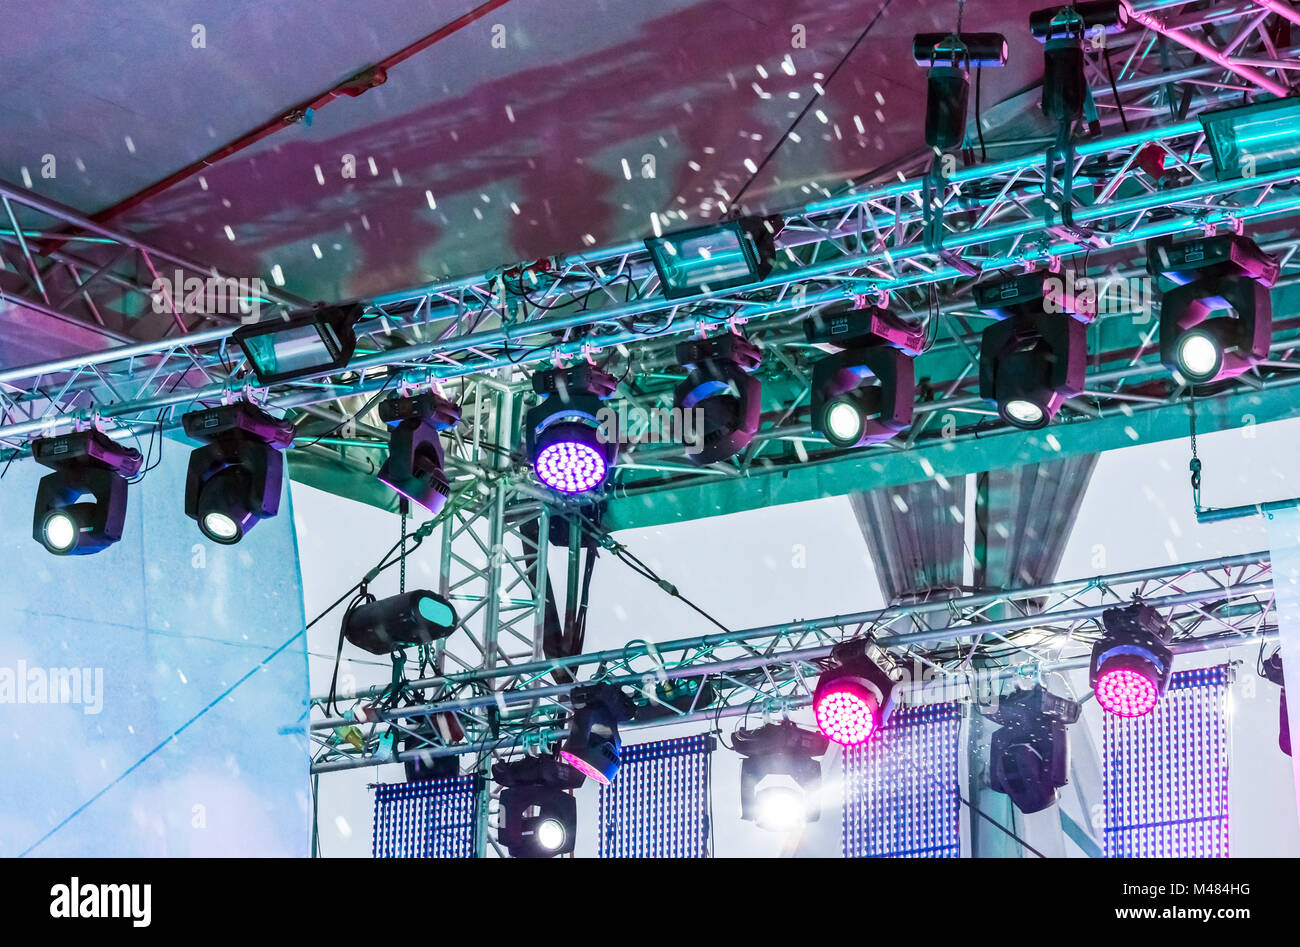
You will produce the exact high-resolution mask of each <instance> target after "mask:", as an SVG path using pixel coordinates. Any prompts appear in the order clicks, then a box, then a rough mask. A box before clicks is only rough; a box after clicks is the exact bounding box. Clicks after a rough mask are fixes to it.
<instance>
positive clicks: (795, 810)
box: [754, 786, 808, 832]
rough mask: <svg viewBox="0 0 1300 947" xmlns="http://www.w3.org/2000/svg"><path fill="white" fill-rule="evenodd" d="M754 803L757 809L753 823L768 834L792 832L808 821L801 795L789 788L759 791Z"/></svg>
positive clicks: (770, 788) (775, 787) (777, 787)
mask: <svg viewBox="0 0 1300 947" xmlns="http://www.w3.org/2000/svg"><path fill="white" fill-rule="evenodd" d="M754 802H755V804H756V805H757V807H758V815H757V817H756V818H755V820H754V821H755V822H756V823H757V824H758V826H759V827H760V828H763V829H767V830H768V831H769V832H792V831H794V830H795V829H800V828H803V826H804V824H805V823H806V822H807V821H808V818H807V816H808V812H807V807H806V804H805V802H804V795H803V793H802V792H801V791H799V790H797V789H792V788H790V787H789V786H769V787H768V788H766V789H760V790H759V791H758V795H757V796H756V797H755V800H754Z"/></svg>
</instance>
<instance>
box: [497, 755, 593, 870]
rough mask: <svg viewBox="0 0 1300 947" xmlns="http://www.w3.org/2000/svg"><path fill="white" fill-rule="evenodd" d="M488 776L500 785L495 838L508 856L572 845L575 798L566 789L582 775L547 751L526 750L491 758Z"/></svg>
mask: <svg viewBox="0 0 1300 947" xmlns="http://www.w3.org/2000/svg"><path fill="white" fill-rule="evenodd" d="M492 778H493V780H495V781H496V782H497V783H498V784H499V785H500V786H502V787H503V788H502V790H501V796H500V803H501V824H500V828H499V829H498V830H497V841H498V842H500V843H501V845H503V846H504V847H505V849H506V851H507V852H509V853H510V857H511V858H554V857H555V856H557V855H567V854H568V853H569V852H572V851H573V848H574V845H575V844H576V841H577V835H578V803H577V800H576V799H574V797H573V795H572V793H571V792H570V791H569V790H573V789H577V788H578V787H579V786H581V785H582V781H583V775H582V773H580V772H578V771H577V770H576V769H574V768H573V767H572V766H569V765H567V764H566V763H562V762H560V761H558V760H554V759H551V758H549V757H537V756H526V757H524V758H523V759H521V760H515V761H513V762H509V763H495V764H493V766H492Z"/></svg>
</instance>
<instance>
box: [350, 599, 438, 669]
mask: <svg viewBox="0 0 1300 947" xmlns="http://www.w3.org/2000/svg"><path fill="white" fill-rule="evenodd" d="M459 621H460V619H459V617H458V616H457V615H456V609H455V607H454V606H453V605H452V604H451V602H450V601H448V600H447V599H445V598H443V597H442V596H441V595H438V594H437V593H436V592H430V591H428V590H427V589H415V590H414V591H410V592H400V593H398V594H397V595H392V596H389V597H388V598H384V599H378V600H375V599H374V598H373V597H371V599H370V601H367V602H363V603H362V604H359V605H356V606H355V607H352V608H349V609H348V611H347V612H346V613H345V614H344V616H343V636H344V637H345V638H347V640H348V641H350V642H351V643H352V644H354V645H355V646H356V647H358V648H360V649H361V650H363V651H369V652H370V653H371V654H390V653H391V652H392V651H394V650H395V649H400V648H413V647H417V646H419V645H427V644H433V643H434V642H435V641H441V640H442V639H443V638H446V637H447V636H448V635H450V634H451V633H452V632H453V631H455V630H456V625H457V624H458V623H459Z"/></svg>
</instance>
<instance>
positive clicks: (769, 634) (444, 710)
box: [311, 552, 1276, 773]
mask: <svg viewBox="0 0 1300 947" xmlns="http://www.w3.org/2000/svg"><path fill="white" fill-rule="evenodd" d="M1134 596H1137V597H1139V598H1141V599H1142V600H1143V601H1145V602H1147V603H1148V604H1150V605H1152V606H1154V607H1157V608H1159V609H1160V610H1161V612H1162V613H1163V614H1164V615H1165V617H1166V618H1167V619H1168V620H1169V621H1170V622H1171V624H1172V625H1173V626H1174V628H1175V636H1174V639H1173V649H1174V651H1175V652H1177V653H1187V652H1194V651H1203V650H1209V649H1217V648H1231V647H1234V646H1237V645H1241V644H1245V643H1249V642H1252V641H1255V642H1258V641H1261V640H1263V639H1265V638H1272V637H1274V636H1275V635H1276V629H1275V628H1274V626H1273V624H1272V615H1273V587H1272V577H1271V571H1270V563H1269V558H1268V554H1267V553H1264V552H1257V553H1249V554H1244V555H1239V556H1232V557H1227V558H1221V559H1210V560H1203V561H1199V562H1190V563H1181V564H1176V565H1171V566H1162V567H1156V568H1151V569H1141V570H1135V571H1130V572H1124V573H1118V574H1114V575H1108V576H1100V577H1096V578H1091V579H1079V580H1073V581H1065V582H1055V583H1051V584H1048V585H1042V586H1036V587H1033V588H1025V589H1017V590H1010V591H1005V592H989V593H982V594H977V595H967V596H964V597H959V598H953V599H936V600H932V601H928V602H919V603H912V604H906V605H895V606H891V607H887V608H883V609H874V610H869V611H864V612H858V613H854V614H850V615H835V616H828V617H825V618H819V619H812V620H806V621H796V622H790V623H782V624H775V625H767V626H763V627H760V628H750V629H745V630H743V631H735V632H727V633H719V634H713V635H704V636H698V637H692V638H685V639H680V640H675V641H667V642H660V643H658V644H650V643H646V642H632V643H629V644H628V645H627V646H626V647H625V648H621V649H616V650H610V651H603V652H595V653H591V654H582V655H575V656H573V657H568V658H559V659H554V660H545V659H544V660H538V661H530V662H524V663H518V664H510V665H498V666H496V667H482V668H476V669H473V670H469V671H465V672H459V673H450V674H444V675H441V676H438V677H432V678H426V679H423V680H415V681H410V682H409V683H408V684H407V685H406V687H405V688H404V690H405V691H407V692H419V693H420V694H426V693H428V692H432V693H433V694H436V695H438V696H437V697H436V698H435V699H432V700H424V701H417V702H414V703H411V704H408V705H405V706H400V707H390V708H388V709H383V710H373V709H371V710H368V711H358V712H356V713H354V714H351V715H350V716H351V717H352V718H353V719H352V720H349V719H347V718H344V717H334V716H327V714H326V711H325V708H324V698H314V699H313V720H312V722H311V737H312V744H313V755H314V762H313V765H312V771H313V772H316V773H329V772H336V771H340V770H347V769H355V768H358V767H365V766H377V765H383V764H387V763H395V762H403V761H406V760H411V759H417V758H422V757H423V758H426V759H427V758H430V757H441V756H458V755H465V754H471V753H475V754H480V755H486V754H489V753H498V754H502V753H511V752H516V753H517V752H524V751H528V750H529V749H536V748H539V747H542V746H544V745H547V744H549V743H551V742H553V741H555V740H558V739H562V738H563V737H564V736H565V734H566V730H565V716H566V714H567V713H568V707H567V699H568V695H569V693H570V691H571V690H572V689H573V687H574V686H575V685H576V683H578V682H575V681H574V680H572V679H571V677H570V675H572V676H576V675H577V674H578V672H579V671H580V670H581V671H585V672H587V677H586V678H585V680H597V679H598V680H602V681H608V682H611V683H615V684H619V685H623V686H626V687H630V688H633V689H635V690H637V691H638V692H639V693H640V694H641V697H642V701H643V703H644V705H645V706H653V707H658V708H660V709H661V710H662V711H663V713H662V715H660V716H657V717H653V718H652V719H645V718H643V719H638V720H636V721H634V722H632V723H630V724H628V725H627V729H640V728H650V727H660V726H672V725H678V724H684V723H693V722H694V723H708V722H716V721H717V720H718V719H720V718H722V717H732V716H741V715H748V714H751V713H752V714H755V715H757V716H763V715H767V714H780V713H783V712H786V711H789V710H792V709H796V708H798V707H802V706H805V705H806V704H808V703H809V702H810V701H811V693H812V683H813V681H814V680H815V677H816V675H817V674H818V673H820V670H821V667H822V664H823V663H824V662H825V660H826V659H827V658H828V657H829V655H830V651H831V648H832V646H833V645H835V644H837V643H838V642H841V641H845V640H848V639H852V638H858V637H862V636H868V637H869V638H870V639H871V640H872V641H873V642H874V645H875V646H876V647H878V648H879V649H880V651H881V653H882V654H883V655H884V656H885V659H886V660H888V661H890V662H891V663H893V664H894V665H896V666H897V667H898V668H900V669H901V670H900V673H901V674H904V675H906V676H907V677H906V679H907V680H909V681H911V682H913V684H914V685H916V686H915V687H912V688H909V693H908V696H907V697H906V698H905V699H910V700H927V699H939V700H952V699H959V700H967V701H970V700H975V699H978V697H979V696H980V694H981V692H983V691H984V689H986V688H989V687H991V686H992V687H996V686H998V682H1001V681H1004V680H1007V679H1011V678H1020V679H1022V680H1023V679H1029V680H1033V679H1035V678H1037V677H1039V676H1041V675H1043V674H1047V673H1050V672H1053V671H1061V670H1067V669H1073V668H1080V667H1086V666H1087V662H1088V653H1089V650H1090V648H1091V644H1092V642H1093V641H1094V640H1095V639H1096V637H1097V635H1098V633H1099V621H1100V617H1101V613H1102V611H1103V610H1105V609H1106V608H1109V607H1112V606H1115V605H1122V604H1125V603H1127V602H1128V601H1130V600H1132V598H1133V597H1134ZM999 616H1002V617H999ZM1003 661H1007V662H1014V663H1012V664H1008V665H1007V666H1002V662H1003ZM548 676H550V677H551V678H552V679H553V680H557V681H559V682H558V683H546V682H544V681H543V678H545V677H548ZM682 678H695V679H698V680H702V681H703V680H707V681H708V683H709V684H710V685H711V687H712V688H713V690H714V691H715V693H716V695H717V699H716V700H715V702H714V703H712V704H710V705H709V706H677V707H669V706H667V705H666V704H664V703H663V702H662V701H659V700H657V699H656V697H655V691H654V687H655V685H657V684H659V683H661V682H663V681H665V680H672V679H682ZM379 696H380V689H378V688H372V689H368V690H363V691H361V692H358V693H353V694H348V695H343V696H341V697H340V698H339V700H342V701H345V702H346V701H355V702H356V706H357V707H358V708H365V707H373V705H374V704H375V702H376V700H377V699H378V698H379ZM440 714H445V715H453V716H454V717H455V718H456V719H457V720H458V721H459V722H460V724H461V727H462V728H463V729H464V732H465V738H464V740H463V741H462V742H458V743H453V744H447V743H444V742H443V741H442V740H441V739H439V738H438V737H437V736H435V735H434V732H433V731H432V730H430V728H428V727H427V726H424V725H423V721H426V720H428V719H429V718H430V717H432V716H436V715H440ZM356 719H363V720H368V721H370V728H369V733H368V734H367V736H366V741H365V744H364V746H363V748H362V749H360V750H357V749H355V748H354V747H352V746H351V745H350V744H347V743H344V742H341V741H340V740H339V739H338V737H337V736H336V734H335V731H336V729H337V728H339V727H343V726H346V725H347V724H349V723H351V722H353V721H354V720H356ZM389 730H392V731H395V732H397V733H398V734H400V735H402V736H403V737H410V738H411V739H412V741H413V745H412V746H411V748H410V749H408V750H404V751H400V752H394V751H391V750H384V751H381V749H380V748H381V746H388V747H391V746H392V745H393V744H392V742H391V741H389V742H388V743H387V744H384V743H383V741H382V736H383V734H384V733H386V732H388V731H389Z"/></svg>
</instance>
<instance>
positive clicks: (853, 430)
mask: <svg viewBox="0 0 1300 947" xmlns="http://www.w3.org/2000/svg"><path fill="white" fill-rule="evenodd" d="M826 433H827V434H828V435H829V436H830V438H831V439H832V440H834V441H836V442H838V443H844V444H854V443H857V441H858V440H860V439H861V437H862V414H861V412H859V411H858V409H857V407H856V406H855V405H854V404H853V403H852V402H851V401H848V400H846V399H841V400H838V401H832V402H831V403H830V405H829V406H827V408H826Z"/></svg>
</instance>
